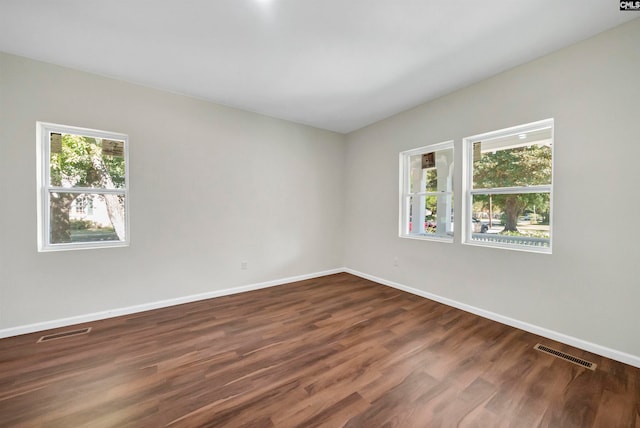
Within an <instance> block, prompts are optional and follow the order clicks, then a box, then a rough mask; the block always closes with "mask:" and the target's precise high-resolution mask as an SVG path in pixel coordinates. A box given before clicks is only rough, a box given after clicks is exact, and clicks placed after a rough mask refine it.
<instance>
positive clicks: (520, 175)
mask: <svg viewBox="0 0 640 428" xmlns="http://www.w3.org/2000/svg"><path fill="white" fill-rule="evenodd" d="M550 183H551V147H549V146H539V145H533V146H530V147H517V148H514V149H507V150H498V151H496V152H494V153H483V154H482V156H481V157H480V159H479V160H476V161H475V162H474V164H473V187H474V188H475V189H486V188H490V187H515V186H536V185H541V184H550Z"/></svg>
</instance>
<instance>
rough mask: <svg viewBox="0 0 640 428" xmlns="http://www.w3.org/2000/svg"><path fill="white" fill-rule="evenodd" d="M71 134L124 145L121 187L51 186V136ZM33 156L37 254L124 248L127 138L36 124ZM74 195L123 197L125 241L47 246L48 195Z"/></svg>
mask: <svg viewBox="0 0 640 428" xmlns="http://www.w3.org/2000/svg"><path fill="white" fill-rule="evenodd" d="M52 133H59V134H74V135H83V136H87V137H92V138H102V139H112V140H118V141H124V167H125V187H124V188H118V189H105V188H102V187H58V186H51V184H50V183H51V180H50V171H51V166H50V159H51V151H50V148H51V143H50V139H51V134H52ZM36 143H37V147H36V153H37V174H38V177H37V183H38V189H37V191H38V199H37V200H38V203H37V205H38V251H39V252H47V251H65V250H82V249H93V248H109V247H128V246H129V242H130V227H129V187H130V181H129V138H128V136H127V135H126V134H121V133H117V132H109V131H101V130H97V129H88V128H80V127H75V126H67V125H59V124H55V123H47V122H36ZM56 192H62V193H78V194H95V193H98V194H116V195H123V196H124V224H125V239H124V240H118V241H90V242H65V243H59V244H53V243H51V223H50V220H51V219H50V215H51V207H50V204H51V202H50V194H51V193H56Z"/></svg>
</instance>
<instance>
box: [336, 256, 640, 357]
mask: <svg viewBox="0 0 640 428" xmlns="http://www.w3.org/2000/svg"><path fill="white" fill-rule="evenodd" d="M344 271H345V272H347V273H350V274H352V275H355V276H359V277H361V278H364V279H368V280H370V281H373V282H377V283H379V284H383V285H388V286H389V287H393V288H397V289H398V290H402V291H406V292H407V293H411V294H415V295H417V296H421V297H425V298H427V299H429V300H433V301H436V302H439V303H443V304H445V305H447V306H452V307H454V308H457V309H461V310H463V311H465V312H470V313H472V314H475V315H478V316H481V317H483V318H488V319H490V320H493V321H497V322H499V323H501V324H506V325H509V326H511V327H515V328H518V329H520V330H524V331H528V332H529V333H533V334H537V335H539V336H543V337H546V338H548V339H552V340H555V341H558V342H562V343H565V344H567V345H571V346H574V347H576V348H580V349H583V350H585V351H588V352H592V353H594V354H598V355H602V356H603V357H607V358H611V359H612V360H616V361H620V362H622V363H625V364H629V365H631V366H634V367H639V368H640V357H638V356H637V355H631V354H627V353H626V352H621V351H617V350H615V349H611V348H607V347H605V346H601V345H598V344H596V343H592V342H588V341H586V340H582V339H578V338H576V337H573V336H568V335H566V334H563V333H559V332H557V331H553V330H549V329H546V328H544V327H539V326H537V325H533V324H529V323H526V322H523V321H519V320H517V319H513V318H509V317H506V316H504V315H500V314H497V313H495V312H490V311H486V310H484V309H480V308H476V307H475V306H471V305H467V304H465V303H461V302H458V301H456V300H452V299H448V298H446V297H442V296H438V295H437V294H432V293H429V292H427V291H423V290H418V289H416V288H412V287H408V286H406V285H403V284H399V283H397V282H393V281H389V280H386V279H383V278H379V277H377V276H373V275H369V274H366V273H362V272H358V271H356V270H353V269H349V268H345V269H344Z"/></svg>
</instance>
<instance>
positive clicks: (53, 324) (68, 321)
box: [0, 268, 640, 368]
mask: <svg viewBox="0 0 640 428" xmlns="http://www.w3.org/2000/svg"><path fill="white" fill-rule="evenodd" d="M341 272H347V273H350V274H352V275H355V276H359V277H361V278H364V279H368V280H370V281H373V282H377V283H379V284H383V285H387V286H389V287H393V288H397V289H398V290H402V291H406V292H407V293H411V294H415V295H417V296H421V297H424V298H427V299H429V300H433V301H436V302H439V303H443V304H445V305H447V306H451V307H454V308H458V309H460V310H463V311H465V312H470V313H472V314H475V315H478V316H481V317H483V318H488V319H490V320H493V321H497V322H499V323H502V324H506V325H509V326H511V327H515V328H518V329H521V330H524V331H528V332H530V333H533V334H537V335H539V336H543V337H546V338H548V339H552V340H556V341H558V342H562V343H566V344H567V345H571V346H575V347H576V348H580V349H584V350H585V351H589V352H593V353H594V354H598V355H602V356H604V357H607V358H611V359H612V360H616V361H620V362H622V363H625V364H629V365H631V366H634V367H638V368H640V357H639V356H636V355H631V354H627V353H625V352H621V351H617V350H615V349H611V348H607V347H605V346H601V345H598V344H595V343H592V342H588V341H586V340H582V339H578V338H576V337H573V336H568V335H566V334H563V333H559V332H557V331H554V330H549V329H546V328H544V327H539V326H536V325H533V324H529V323H526V322H523V321H520V320H517V319H514V318H509V317H507V316H504V315H500V314H497V313H495V312H490V311H487V310H484V309H480V308H477V307H475V306H471V305H467V304H465V303H461V302H458V301H456V300H452V299H449V298H446V297H442V296H438V295H437V294H433V293H429V292H427V291H423V290H419V289H417V288H412V287H409V286H406V285H403V284H400V283H397V282H394V281H389V280H386V279H384V278H379V277H377V276H374V275H369V274H366V273H363V272H359V271H356V270H354V269H349V268H337V269H330V270H326V271H321V272H315V273H310V274H306V275H299V276H292V277H288V278H281V279H276V280H272V281H266V282H259V283H255V284H249V285H243V286H240V287H234V288H227V289H224V290H215V291H210V292H207V293H201V294H193V295H190V296H183V297H177V298H174V299H167V300H160V301H156V302H151V303H144V304H141V305H135V306H127V307H124V308H117V309H110V310H106V311H102V312H94V313H90V314H84V315H78V316H74V317H68V318H60V319H56V320H51V321H45V322H40V323H34V324H28V325H22V326H18V327H10V328H6V329H2V330H0V338H4V337H11V336H18V335H20V334H27V333H34V332H37V331H43V330H49V329H53V328H59V327H66V326H69V325H74V324H81V323H87V322H91V321H97V320H102V319H106V318H113V317H118V316H121V315H129V314H133V313H138V312H143V311H149V310H152V309H159V308H166V307H169V306H174V305H181V304H183V303H190V302H196V301H199V300H205V299H212V298H214V297H221V296H228V295H230V294H238V293H244V292H246V291H252V290H259V289H262V288H268V287H274V286H276V285H282V284H287V283H290V282H296V281H303V280H306V279H313V278H319V277H322V276H326V275H332V274H336V273H341Z"/></svg>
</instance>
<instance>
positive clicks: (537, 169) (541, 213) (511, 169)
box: [464, 120, 553, 252]
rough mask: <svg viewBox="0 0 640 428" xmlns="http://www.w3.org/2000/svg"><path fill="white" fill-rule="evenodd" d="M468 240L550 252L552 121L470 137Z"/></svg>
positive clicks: (466, 143) (467, 143)
mask: <svg viewBox="0 0 640 428" xmlns="http://www.w3.org/2000/svg"><path fill="white" fill-rule="evenodd" d="M464 141H465V145H466V150H467V154H468V155H467V156H466V158H465V159H466V160H467V164H468V165H467V166H468V168H469V170H470V174H469V183H467V186H466V188H467V198H468V199H467V201H468V208H467V209H466V210H465V222H466V223H465V224H466V227H467V231H466V233H465V239H464V242H465V243H477V244H481V245H489V246H496V247H501V248H513V249H524V250H531V251H538V252H551V229H552V227H551V220H552V218H551V217H552V216H551V211H552V210H551V208H552V197H551V196H552V180H553V121H552V120H547V121H542V122H536V123H533V124H528V125H523V126H520V127H516V128H510V129H507V130H503V131H496V132H492V133H489V134H484V135H478V136H474V137H469V138H465V140H464Z"/></svg>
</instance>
